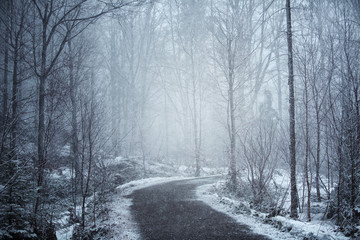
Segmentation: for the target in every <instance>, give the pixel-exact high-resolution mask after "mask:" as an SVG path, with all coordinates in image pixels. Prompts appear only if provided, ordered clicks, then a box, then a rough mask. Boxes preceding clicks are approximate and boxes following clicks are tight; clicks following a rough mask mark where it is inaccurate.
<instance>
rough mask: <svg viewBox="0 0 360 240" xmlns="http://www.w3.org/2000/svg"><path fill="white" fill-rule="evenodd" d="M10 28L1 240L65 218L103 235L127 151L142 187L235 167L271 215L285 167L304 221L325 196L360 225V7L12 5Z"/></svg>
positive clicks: (236, 2) (81, 0)
mask: <svg viewBox="0 0 360 240" xmlns="http://www.w3.org/2000/svg"><path fill="white" fill-rule="evenodd" d="M0 19H1V21H0V31H1V39H0V44H1V48H0V49H1V52H0V62H1V65H0V66H1V69H0V70H1V75H0V81H1V96H0V97H1V115H0V122H1V123H0V134H1V149H0V157H1V160H0V165H1V169H2V170H1V176H0V179H1V182H0V194H1V198H0V202H1V210H0V219H1V220H0V222H1V225H2V228H1V232H0V233H1V235H0V236H1V238H4V239H6V238H10V236H13V237H15V238H16V237H21V238H24V239H25V238H28V239H32V238H36V237H37V238H40V239H42V238H43V239H46V238H50V237H53V235H54V234H55V231H54V229H55V226H54V221H55V220H56V219H58V218H59V217H60V215H59V214H60V212H62V211H64V209H72V210H70V211H72V214H73V215H72V217H73V219H72V220H73V221H74V222H78V223H79V226H80V229H82V230H84V229H85V228H86V227H89V226H93V225H96V224H97V216H98V215H99V214H100V213H102V211H104V209H106V201H105V200H102V198H104V199H105V198H106V197H105V196H107V194H109V192H111V190H112V189H113V188H114V187H115V183H114V179H113V178H114V176H113V175H111V174H110V173H109V172H110V170H109V167H108V166H107V165H106V164H104V161H105V160H107V159H114V158H115V157H118V156H122V157H123V158H134V157H136V158H138V159H140V160H141V171H139V172H138V173H137V175H136V176H132V177H131V178H132V179H133V178H141V177H146V176H150V174H149V172H148V169H147V163H148V162H149V161H155V162H162V163H166V164H170V165H175V166H180V165H184V166H187V167H188V168H189V169H191V172H192V175H194V176H201V175H202V168H204V167H228V169H229V170H228V187H229V189H230V190H231V191H233V192H240V193H241V191H242V186H243V185H246V184H247V185H248V186H250V189H251V194H252V201H253V202H254V204H255V205H257V206H258V207H259V208H261V209H263V210H264V211H267V212H272V213H280V212H281V211H282V207H283V205H282V204H281V201H280V202H274V201H271V199H272V194H274V193H273V191H270V190H269V189H270V188H269V185H270V184H271V183H272V181H273V175H274V173H275V172H276V171H277V170H278V169H286V170H287V171H289V172H291V179H292V180H291V184H290V179H289V190H290V192H291V198H292V201H291V205H292V207H291V216H292V217H293V218H297V217H298V212H305V211H306V212H307V220H308V221H311V204H312V202H321V201H326V203H327V208H326V212H325V213H324V216H326V217H327V218H331V219H333V221H334V223H336V224H337V225H339V227H344V226H353V229H355V226H357V225H358V223H359V216H360V210H359V209H360V199H359V196H360V195H359V187H360V185H359V184H360V166H359V165H360V151H359V150H360V106H359V103H360V99H359V93H360V92H359V82H360V66H359V59H360V48H359V45H360V36H359V34H360V3H359V2H358V1H356V0H354V1H351V0H348V1H335V0H334V1H320V0H316V1H305V0H304V1H291V6H290V1H285V0H265V1H260V0H244V1H240V0H229V1H225V0H223V1H220V0H211V1H205V0H169V1H163V0H158V1H150V0H149V1H135V0H134V1H131V0H129V1H128V0H123V1H122V0H118V1H106V0H105V1H98V0H89V1H86V0H77V1H65V0H64V1H63V0H60V1H55V0H48V1H45V0H44V1H43V0H32V1H30V0H18V1H11V0H3V1H1V2H0ZM289 90H290V95H289ZM289 116H290V117H289ZM59 169H62V170H64V171H69V172H68V173H69V178H64V179H63V178H58V179H56V178H54V177H52V176H53V172H54V171H59ZM290 170H291V171H290ZM110 175H111V177H110ZM127 180H131V179H130V177H129V178H127V177H126V176H123V181H127ZM299 182H301V183H302V184H303V187H302V189H303V191H302V192H300V191H297V184H299ZM312 188H313V189H315V191H314V194H313V195H311V189H312ZM322 191H324V192H325V194H322V193H321V192H322ZM275 194H276V193H275ZM284 194H287V191H286V193H284ZM23 230H25V231H23Z"/></svg>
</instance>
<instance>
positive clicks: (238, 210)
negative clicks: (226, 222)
mask: <svg viewBox="0 0 360 240" xmlns="http://www.w3.org/2000/svg"><path fill="white" fill-rule="evenodd" d="M196 194H197V198H198V200H200V201H202V202H204V203H206V204H207V205H209V206H211V207H212V208H213V209H215V210H217V211H219V212H223V213H225V214H227V215H229V216H230V217H232V218H233V219H235V220H236V221H237V222H239V223H242V224H246V225H249V226H250V228H251V229H252V230H253V231H254V232H255V233H257V234H262V235H265V236H268V237H269V238H272V239H321V240H330V239H338V240H343V239H348V238H346V237H345V236H343V235H342V234H340V233H337V232H335V231H334V230H335V229H336V226H332V225H331V224H329V223H328V222H324V221H312V222H302V221H297V220H293V219H290V218H286V217H281V216H276V217H274V218H266V217H265V214H261V213H258V212H256V211H254V210H248V209H246V206H245V207H244V208H245V209H244V208H243V204H242V203H240V202H238V201H235V200H233V199H230V198H226V197H219V196H218V195H217V193H216V185H215V184H207V185H203V186H200V187H198V188H197V190H196ZM247 212H248V214H247Z"/></svg>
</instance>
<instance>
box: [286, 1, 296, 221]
mask: <svg viewBox="0 0 360 240" xmlns="http://www.w3.org/2000/svg"><path fill="white" fill-rule="evenodd" d="M286 19H287V43H288V69H289V81H288V84H289V118H290V147H289V150H290V185H291V193H290V195H291V213H290V216H291V218H298V212H297V207H298V193H297V187H296V148H295V142H296V139H295V138H296V135H295V98H294V95H295V94H294V63H293V49H292V30H291V8H290V0H286Z"/></svg>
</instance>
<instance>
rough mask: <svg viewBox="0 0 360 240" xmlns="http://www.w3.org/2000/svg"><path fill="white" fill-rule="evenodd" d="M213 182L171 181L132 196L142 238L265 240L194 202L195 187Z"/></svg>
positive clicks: (200, 179)
mask: <svg viewBox="0 0 360 240" xmlns="http://www.w3.org/2000/svg"><path fill="white" fill-rule="evenodd" d="M216 180H218V179H217V178H216V177H208V178H198V179H189V180H180V181H173V182H168V183H163V184H159V185H155V186H151V187H147V188H144V189H140V190H137V191H135V192H133V194H132V195H131V197H132V199H133V205H132V207H131V211H132V214H133V216H134V218H135V221H136V222H137V223H138V226H139V228H140V232H141V236H142V238H143V239H148V240H150V239H159V240H161V239H164V240H165V239H166V240H171V239H181V240H185V239H186V240H188V239H248V240H251V239H257V240H262V239H268V238H266V237H265V236H262V235H257V234H254V233H253V232H252V231H251V230H250V229H249V227H248V226H246V225H241V224H239V223H237V222H236V221H235V220H234V219H232V218H230V217H229V216H227V215H225V214H223V213H220V212H217V211H215V210H214V209H212V208H211V207H210V206H208V205H206V204H204V203H203V202H201V201H198V200H196V196H195V189H196V187H198V186H201V185H204V184H209V183H213V182H215V181H216Z"/></svg>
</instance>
